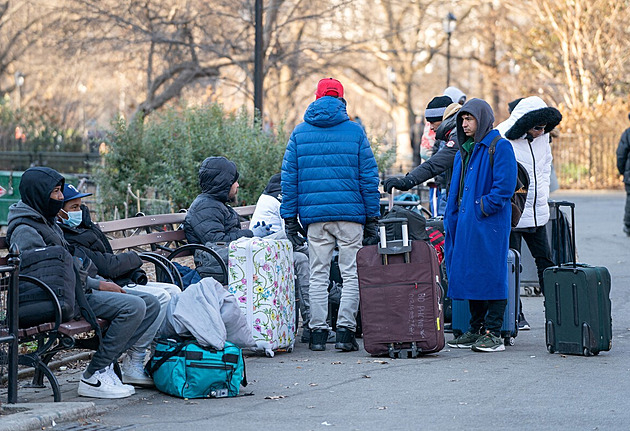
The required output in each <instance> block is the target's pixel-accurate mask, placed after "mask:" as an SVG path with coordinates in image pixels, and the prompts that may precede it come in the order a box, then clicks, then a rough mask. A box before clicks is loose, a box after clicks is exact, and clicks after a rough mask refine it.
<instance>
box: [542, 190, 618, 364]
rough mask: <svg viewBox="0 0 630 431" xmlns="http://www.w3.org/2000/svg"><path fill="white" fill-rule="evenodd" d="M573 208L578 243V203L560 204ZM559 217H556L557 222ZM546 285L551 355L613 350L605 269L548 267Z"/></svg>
mask: <svg viewBox="0 0 630 431" xmlns="http://www.w3.org/2000/svg"><path fill="white" fill-rule="evenodd" d="M560 206H568V207H570V208H571V224H572V226H573V230H572V237H573V244H575V204H574V203H572V202H556V211H560ZM557 219H559V217H556V220H557ZM544 282H545V322H546V323H545V335H546V342H547V350H549V352H550V353H554V352H558V353H568V354H574V355H585V356H590V355H597V354H598V353H599V352H601V351H607V350H610V349H611V347H612V318H611V314H610V310H611V306H610V284H611V283H610V273H609V272H608V269H606V268H605V267H603V266H589V265H585V264H578V263H576V256H575V248H574V249H573V263H568V264H562V265H560V266H553V267H551V268H547V269H546V270H545V272H544Z"/></svg>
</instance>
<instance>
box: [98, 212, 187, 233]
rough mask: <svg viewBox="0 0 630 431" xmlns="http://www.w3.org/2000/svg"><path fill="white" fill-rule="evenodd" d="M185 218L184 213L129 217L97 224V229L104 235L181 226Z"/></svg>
mask: <svg viewBox="0 0 630 431" xmlns="http://www.w3.org/2000/svg"><path fill="white" fill-rule="evenodd" d="M185 218H186V213H173V214H157V215H150V216H142V217H130V218H124V219H121V220H113V221H103V222H99V223H97V224H98V227H99V228H100V229H101V230H102V231H103V232H104V233H111V232H116V231H119V230H127V229H137V228H144V227H150V226H159V225H163V224H181V223H183V222H184V219H185Z"/></svg>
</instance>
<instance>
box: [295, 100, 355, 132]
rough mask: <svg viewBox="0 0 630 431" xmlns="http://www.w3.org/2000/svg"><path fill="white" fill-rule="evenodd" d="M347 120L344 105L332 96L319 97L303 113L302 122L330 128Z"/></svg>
mask: <svg viewBox="0 0 630 431" xmlns="http://www.w3.org/2000/svg"><path fill="white" fill-rule="evenodd" d="M349 119H350V118H349V117H348V113H347V112H346V104H345V103H343V101H342V100H341V99H338V98H336V97H332V96H324V97H320V98H319V99H317V100H316V101H314V102H313V103H311V104H310V105H308V108H306V112H305V113H304V121H305V122H307V123H308V124H312V125H313V126H316V127H332V126H336V125H337V124H339V123H343V122H344V121H348V120H349Z"/></svg>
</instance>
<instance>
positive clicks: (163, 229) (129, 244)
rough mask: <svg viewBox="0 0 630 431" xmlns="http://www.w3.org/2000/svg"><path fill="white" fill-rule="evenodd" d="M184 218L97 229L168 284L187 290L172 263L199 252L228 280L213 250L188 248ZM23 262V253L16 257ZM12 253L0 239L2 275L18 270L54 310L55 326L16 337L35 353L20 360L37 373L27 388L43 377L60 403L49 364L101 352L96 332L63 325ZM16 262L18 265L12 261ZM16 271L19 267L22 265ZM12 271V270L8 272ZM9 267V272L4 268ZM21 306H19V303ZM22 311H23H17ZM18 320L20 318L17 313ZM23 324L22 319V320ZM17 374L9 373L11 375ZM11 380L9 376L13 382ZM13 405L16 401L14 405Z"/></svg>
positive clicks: (79, 323)
mask: <svg viewBox="0 0 630 431" xmlns="http://www.w3.org/2000/svg"><path fill="white" fill-rule="evenodd" d="M254 208H255V206H254V205H252V206H248V207H236V208H235V210H236V211H237V213H239V215H241V216H243V217H247V216H251V215H252V214H253V212H254ZM185 216H186V214H185V212H180V213H175V214H159V215H152V216H145V215H141V216H138V217H131V218H127V219H122V220H115V221H106V222H101V223H98V225H99V227H100V228H101V230H103V232H104V233H105V234H106V235H107V236H108V237H110V243H111V245H112V248H113V250H114V251H124V250H134V251H137V252H139V255H140V257H141V258H142V259H143V260H144V261H145V262H149V263H150V264H153V265H154V266H155V270H156V278H158V281H165V282H169V283H172V284H176V285H178V286H179V287H180V288H183V283H182V279H181V276H180V274H179V271H177V268H175V266H174V265H173V263H172V262H171V259H173V258H174V257H176V256H185V255H189V254H192V253H194V251H195V250H197V249H200V250H204V251H207V252H209V253H210V254H212V255H213V256H216V257H218V261H219V263H220V264H221V266H222V269H223V271H224V273H225V276H226V279H227V266H226V265H225V263H224V262H223V260H222V259H221V258H220V257H219V255H218V254H217V253H216V252H215V251H214V250H212V249H210V248H207V247H205V246H203V245H199V244H187V243H186V236H185V234H184V231H183V229H182V226H181V225H182V223H183V221H184V218H185ZM248 225H249V222H248V221H244V222H242V223H241V226H242V227H243V228H247V226H248ZM17 257H18V258H19V253H18V255H17ZM9 258H10V256H9V249H8V244H7V242H6V238H5V237H0V268H1V269H3V272H7V273H8V272H9V270H11V271H13V270H15V272H14V274H17V276H18V278H19V281H29V282H31V283H33V284H35V285H36V286H38V287H39V288H40V289H42V290H43V291H44V292H46V294H47V295H48V296H49V297H50V300H51V301H52V302H53V303H54V304H55V320H54V321H52V322H46V323H43V324H40V325H37V326H33V327H29V328H19V329H18V331H17V336H18V344H20V345H23V344H25V343H32V344H33V347H31V348H30V349H29V351H28V352H27V353H22V354H19V356H18V364H19V365H25V366H29V367H33V368H34V370H35V372H34V375H33V380H32V382H31V384H30V385H29V386H31V387H37V388H43V387H45V386H44V382H43V379H44V376H45V377H46V378H47V380H48V381H49V383H50V386H51V388H52V391H53V397H54V401H56V402H57V401H61V388H60V385H59V381H58V380H57V378H56V377H55V375H54V373H53V372H52V371H51V369H50V367H49V366H48V364H49V363H50V361H51V360H52V359H53V357H54V356H55V355H56V354H57V353H58V352H60V351H64V350H70V349H89V350H96V349H97V348H98V343H99V340H98V337H97V335H96V333H95V332H94V330H93V328H92V326H91V325H90V323H89V322H87V321H86V320H85V319H78V320H71V321H69V322H62V321H61V307H60V305H59V300H58V299H57V297H56V295H55V294H54V292H53V291H52V289H50V287H48V286H47V285H46V283H44V282H42V281H40V280H38V279H36V278H33V277H30V276H26V275H19V268H15V265H14V266H11V265H10V263H9ZM13 262H16V260H15V259H14V260H13ZM17 262H18V265H19V261H17ZM9 266H11V268H9ZM5 267H6V268H5ZM5 278H6V280H4V279H2V280H3V282H2V283H0V303H1V304H5V308H8V307H10V306H11V305H10V304H8V301H7V299H8V296H9V295H8V291H9V288H10V285H11V283H10V276H8V277H5ZM15 302H16V303H17V300H16V301H15ZM18 311H19V310H18ZM0 312H4V313H5V315H9V314H10V313H9V310H8V309H7V310H0ZM18 314H19V313H18ZM18 318H19V317H18ZM8 320H9V319H7V318H6V317H5V318H3V319H1V320H0V342H2V341H3V340H5V339H6V342H11V339H12V336H13V334H11V332H10V328H9V326H8ZM98 324H99V326H100V327H101V330H102V331H106V330H107V327H108V326H109V322H108V321H106V320H103V319H98ZM14 371H15V372H17V370H11V372H14ZM9 378H11V376H9ZM13 402H15V400H13Z"/></svg>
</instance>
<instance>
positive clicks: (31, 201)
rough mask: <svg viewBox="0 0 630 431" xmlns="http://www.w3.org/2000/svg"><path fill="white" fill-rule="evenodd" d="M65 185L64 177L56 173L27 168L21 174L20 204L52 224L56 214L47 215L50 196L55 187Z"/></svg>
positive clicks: (51, 170)
mask: <svg viewBox="0 0 630 431" xmlns="http://www.w3.org/2000/svg"><path fill="white" fill-rule="evenodd" d="M64 183H65V179H64V177H63V176H62V175H61V174H60V173H59V172H57V171H55V170H54V169H51V168H46V167H35V168H29V169H27V170H26V171H25V172H24V173H23V174H22V179H21V181H20V196H21V199H22V202H24V203H25V204H26V205H28V206H29V207H31V208H32V209H34V210H35V211H37V212H38V213H39V214H41V215H42V216H43V217H44V218H45V219H46V220H48V221H49V222H51V223H54V221H55V217H57V212H55V213H54V214H53V215H48V213H49V210H48V208H49V205H50V200H51V199H50V194H51V193H52V191H53V189H54V188H55V187H57V186H61V188H63V185H64Z"/></svg>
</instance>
